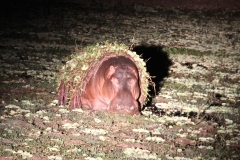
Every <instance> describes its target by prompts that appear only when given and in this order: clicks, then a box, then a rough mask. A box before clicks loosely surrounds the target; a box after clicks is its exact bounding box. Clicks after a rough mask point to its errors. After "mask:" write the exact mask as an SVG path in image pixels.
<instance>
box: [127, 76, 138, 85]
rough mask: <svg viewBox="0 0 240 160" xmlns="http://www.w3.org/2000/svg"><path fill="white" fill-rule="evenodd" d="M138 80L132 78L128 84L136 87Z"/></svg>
mask: <svg viewBox="0 0 240 160" xmlns="http://www.w3.org/2000/svg"><path fill="white" fill-rule="evenodd" d="M136 82H137V81H136V79H135V78H131V79H130V80H129V82H128V84H129V85H130V86H133V85H135V84H136Z"/></svg>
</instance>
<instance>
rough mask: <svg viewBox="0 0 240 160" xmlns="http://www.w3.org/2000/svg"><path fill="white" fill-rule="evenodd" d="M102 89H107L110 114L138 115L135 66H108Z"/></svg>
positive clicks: (137, 85)
mask: <svg viewBox="0 0 240 160" xmlns="http://www.w3.org/2000/svg"><path fill="white" fill-rule="evenodd" d="M105 77H106V81H105V84H104V86H103V87H108V89H107V90H108V92H110V93H111V97H112V98H111V101H110V103H109V108H108V111H109V112H110V113H123V114H137V115H139V114H140V111H139V102H138V98H139V96H140V87H139V75H138V72H137V69H136V68H135V66H132V65H126V64H124V63H123V64H121V65H117V66H110V67H109V69H108V71H107V72H106V75H105Z"/></svg>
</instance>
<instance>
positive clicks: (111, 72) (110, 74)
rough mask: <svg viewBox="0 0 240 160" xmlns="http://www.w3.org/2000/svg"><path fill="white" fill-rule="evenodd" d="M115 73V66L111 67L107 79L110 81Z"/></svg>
mask: <svg viewBox="0 0 240 160" xmlns="http://www.w3.org/2000/svg"><path fill="white" fill-rule="evenodd" d="M113 73H115V68H114V67H113V66H110V67H109V69H108V70H107V73H106V78H107V79H109V78H110V77H111V76H112V75H113Z"/></svg>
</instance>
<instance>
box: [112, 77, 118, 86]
mask: <svg viewBox="0 0 240 160" xmlns="http://www.w3.org/2000/svg"><path fill="white" fill-rule="evenodd" d="M111 81H112V83H113V84H115V85H119V81H118V79H117V78H115V77H112V79H111Z"/></svg>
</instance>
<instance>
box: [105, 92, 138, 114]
mask: <svg viewBox="0 0 240 160" xmlns="http://www.w3.org/2000/svg"><path fill="white" fill-rule="evenodd" d="M109 112H110V113H123V114H131V115H133V114H137V115H139V114H140V112H139V104H138V102H137V101H136V100H135V99H134V98H133V96H132V94H131V93H125V94H121V95H119V94H117V96H116V97H115V98H114V99H113V100H112V101H111V103H110V107H109Z"/></svg>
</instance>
